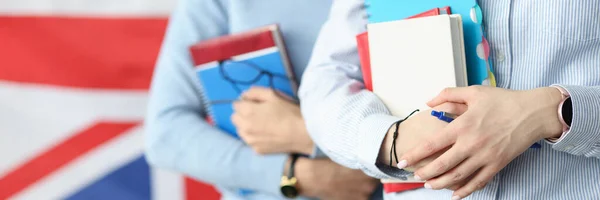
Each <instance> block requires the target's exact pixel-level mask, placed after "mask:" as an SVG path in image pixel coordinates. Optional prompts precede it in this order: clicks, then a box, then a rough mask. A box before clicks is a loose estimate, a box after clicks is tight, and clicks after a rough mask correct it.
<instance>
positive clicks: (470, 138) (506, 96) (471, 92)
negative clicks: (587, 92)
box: [401, 86, 561, 199]
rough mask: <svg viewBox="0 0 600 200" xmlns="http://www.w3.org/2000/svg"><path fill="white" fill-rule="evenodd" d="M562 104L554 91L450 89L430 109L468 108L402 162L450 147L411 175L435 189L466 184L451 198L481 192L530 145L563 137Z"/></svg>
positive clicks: (558, 94)
mask: <svg viewBox="0 0 600 200" xmlns="http://www.w3.org/2000/svg"><path fill="white" fill-rule="evenodd" d="M560 100H561V94H560V92H559V90H557V89H555V88H540V89H534V90H529V91H512V90H507V89H501V88H493V87H482V86H472V87H466V88H448V89H446V90H444V91H443V92H442V93H440V94H439V95H438V96H437V97H436V98H435V99H433V100H432V101H430V102H429V103H428V105H429V106H431V107H433V106H437V105H440V104H442V103H445V102H455V103H464V104H466V105H467V107H468V110H467V111H466V112H465V113H464V114H463V115H461V116H460V117H458V118H456V119H455V120H454V121H453V122H452V123H450V124H449V125H448V126H446V127H445V128H444V129H442V130H441V131H439V132H438V133H436V134H435V135H433V136H431V137H429V138H428V139H427V140H426V141H424V142H422V143H421V144H420V145H418V146H416V147H415V148H414V149H412V150H410V151H408V152H406V153H405V154H404V155H403V156H402V158H401V159H402V160H405V161H406V162H407V163H408V165H409V166H410V165H414V164H416V163H419V161H420V160H422V159H424V158H427V157H429V156H430V155H432V154H436V153H438V152H439V151H443V150H444V149H448V148H449V149H448V150H447V151H445V152H444V153H443V155H442V156H440V157H438V158H437V159H435V160H434V161H433V162H431V163H429V164H427V165H426V166H424V167H422V168H419V169H418V170H417V171H416V172H415V174H416V175H417V176H419V177H420V178H421V179H423V180H427V183H426V184H425V186H426V187H429V188H433V189H441V188H446V187H448V186H450V185H456V184H459V183H460V182H464V181H466V184H464V186H462V187H460V188H458V189H457V190H455V192H454V195H453V199H460V198H464V197H466V196H468V195H470V194H471V193H473V192H474V191H476V190H478V189H481V188H483V187H484V186H485V185H486V184H487V182H489V181H490V180H491V179H492V178H493V177H494V175H496V174H497V173H498V172H499V171H500V170H501V169H502V168H504V167H505V166H506V165H507V164H508V163H509V162H510V161H512V160H513V159H514V158H515V157H517V156H518V155H520V154H521V153H523V152H524V151H525V150H527V148H529V146H531V145H532V144H533V143H535V142H536V141H538V140H541V139H543V138H551V137H555V136H557V135H559V134H560V133H561V124H560V122H559V119H558V114H557V108H558V104H559V103H560Z"/></svg>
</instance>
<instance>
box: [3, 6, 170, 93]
mask: <svg viewBox="0 0 600 200" xmlns="http://www.w3.org/2000/svg"><path fill="white" fill-rule="evenodd" d="M0 24H2V25H0V38H1V39H0V41H1V42H0V46H1V47H0V72H1V73H0V79H4V80H8V81H16V82H26V83H40V84H51V85H58V86H65V87H81V88H103V89H147V88H148V86H149V84H150V80H151V77H152V72H153V68H154V63H155V60H156V56H157V55H158V51H159V49H160V45H161V41H162V38H163V35H164V30H165V27H166V24H167V18H166V17H163V18H82V17H76V18H74V17H49V16H44V17H12V16H3V17H0Z"/></svg>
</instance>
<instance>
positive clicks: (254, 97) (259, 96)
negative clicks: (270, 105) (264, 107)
mask: <svg viewBox="0 0 600 200" xmlns="http://www.w3.org/2000/svg"><path fill="white" fill-rule="evenodd" d="M274 96H275V92H274V91H273V90H272V89H270V88H266V87H258V86H254V87H251V88H250V89H249V90H247V91H245V92H244V93H243V94H242V96H241V97H242V99H243V100H249V101H257V102H262V101H267V100H270V99H272V98H273V97H274Z"/></svg>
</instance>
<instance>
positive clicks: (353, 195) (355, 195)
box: [295, 158, 379, 200]
mask: <svg viewBox="0 0 600 200" xmlns="http://www.w3.org/2000/svg"><path fill="white" fill-rule="evenodd" d="M295 173H296V177H297V179H298V187H299V190H300V194H301V195H302V196H308V197H316V198H319V199H332V200H336V199H340V200H341V199H344V200H345V199H348V200H367V199H369V197H370V196H371V194H372V193H373V191H374V190H375V188H376V187H377V185H378V182H379V181H378V180H377V179H374V178H371V177H369V176H367V175H365V174H364V173H363V172H362V171H360V170H353V169H349V168H345V167H343V166H341V165H338V164H336V163H334V162H333V161H331V160H329V159H314V160H310V159H306V158H299V159H298V161H296V171H295Z"/></svg>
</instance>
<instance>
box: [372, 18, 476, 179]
mask: <svg viewBox="0 0 600 200" xmlns="http://www.w3.org/2000/svg"><path fill="white" fill-rule="evenodd" d="M368 31H369V51H370V57H371V78H372V81H373V93H375V94H376V95H377V96H378V97H379V98H380V99H381V100H382V101H383V103H384V104H385V105H386V106H387V108H388V109H389V110H390V112H391V113H392V114H393V115H395V116H398V117H402V118H403V117H406V116H407V115H408V114H410V113H411V112H413V111H414V110H416V109H420V110H426V109H429V107H428V106H427V105H426V103H427V101H429V100H431V99H432V98H434V97H435V96H437V95H438V94H439V92H441V91H442V90H443V89H444V88H447V87H462V86H467V85H468V82H467V70H466V60H465V50H464V41H463V29H462V19H461V16H460V15H456V14H455V15H438V16H431V17H423V18H415V19H407V20H398V21H390V22H382V23H374V24H369V25H368ZM382 182H383V183H411V182H412V183H414V182H424V181H417V180H415V179H414V177H412V176H410V177H408V179H407V180H398V179H385V180H382Z"/></svg>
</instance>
